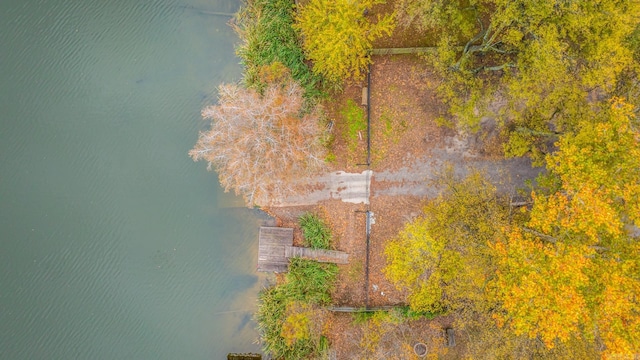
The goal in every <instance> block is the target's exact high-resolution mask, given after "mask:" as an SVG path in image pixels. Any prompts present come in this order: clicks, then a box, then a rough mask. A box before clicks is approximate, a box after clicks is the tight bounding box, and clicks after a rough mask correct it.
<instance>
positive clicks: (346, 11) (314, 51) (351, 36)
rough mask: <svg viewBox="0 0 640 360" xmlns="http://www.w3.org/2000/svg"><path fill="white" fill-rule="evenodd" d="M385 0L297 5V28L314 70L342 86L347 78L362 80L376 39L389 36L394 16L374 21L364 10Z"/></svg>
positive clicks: (315, 0)
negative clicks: (384, 35)
mask: <svg viewBox="0 0 640 360" xmlns="http://www.w3.org/2000/svg"><path fill="white" fill-rule="evenodd" d="M384 2H385V0H357V1H353V0H310V1H308V2H307V3H305V4H301V5H299V7H298V14H297V16H296V25H295V27H296V28H297V29H299V30H300V32H301V34H302V41H303V47H304V50H305V52H306V54H307V57H308V58H309V59H311V60H312V61H313V71H314V72H316V73H319V74H322V75H323V76H324V78H325V79H326V80H327V81H329V82H331V83H333V84H335V85H340V84H342V82H343V81H345V80H347V79H356V80H358V79H361V78H362V77H363V75H364V74H365V73H366V67H367V65H368V64H369V63H370V62H371V57H370V51H371V49H372V46H373V45H372V44H373V41H374V40H375V39H377V38H379V37H380V36H382V35H383V34H387V35H390V34H391V32H392V31H393V28H394V27H395V22H394V18H393V15H385V16H378V17H377V19H376V22H372V21H370V20H369V19H367V17H366V16H365V14H364V13H365V11H367V10H369V9H371V7H372V6H373V5H375V4H381V3H384Z"/></svg>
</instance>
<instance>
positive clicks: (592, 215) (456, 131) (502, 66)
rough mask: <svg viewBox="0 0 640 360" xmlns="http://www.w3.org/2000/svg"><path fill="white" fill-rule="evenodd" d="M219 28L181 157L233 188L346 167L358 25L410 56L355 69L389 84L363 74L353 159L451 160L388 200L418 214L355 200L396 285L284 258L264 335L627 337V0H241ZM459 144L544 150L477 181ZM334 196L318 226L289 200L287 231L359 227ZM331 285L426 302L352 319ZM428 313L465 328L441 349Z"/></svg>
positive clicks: (267, 194) (263, 186)
mask: <svg viewBox="0 0 640 360" xmlns="http://www.w3.org/2000/svg"><path fill="white" fill-rule="evenodd" d="M396 22H397V23H398V26H397V27H395V23H396ZM234 26H235V28H236V30H237V32H238V34H239V35H240V39H241V43H240V45H239V48H238V55H239V56H240V57H241V59H242V63H243V65H244V66H245V73H244V79H243V84H242V86H239V85H224V86H221V87H220V103H219V105H217V106H212V107H208V108H206V109H205V110H204V111H203V116H205V117H206V118H210V119H212V120H213V122H212V127H211V131H208V132H207V131H205V132H203V133H201V136H200V139H199V140H198V144H197V145H196V147H195V148H194V149H193V150H192V152H191V153H190V154H191V156H192V157H193V158H194V160H198V159H204V160H206V161H207V162H209V165H210V166H213V167H214V168H215V169H216V170H217V171H218V173H219V176H220V180H221V182H222V184H223V186H225V188H226V189H227V190H229V189H234V190H235V191H236V192H237V193H239V194H242V195H244V196H245V199H246V200H247V202H248V203H249V204H251V205H253V204H255V203H256V202H258V203H259V202H260V201H262V200H263V199H265V198H271V199H273V198H278V197H282V196H285V194H287V193H288V192H289V191H292V190H295V189H294V188H293V187H292V186H291V184H292V181H293V180H295V179H297V178H302V177H308V176H311V175H310V174H312V173H313V172H314V171H317V170H321V169H325V168H331V169H332V170H347V169H344V168H341V166H342V167H349V166H350V168H349V170H353V166H354V164H351V163H349V161H351V160H353V159H354V158H356V155H354V153H356V152H357V150H362V144H363V143H364V142H363V141H362V139H361V135H363V134H362V133H363V132H364V130H365V129H366V128H363V126H364V125H363V124H365V123H364V112H363V110H362V108H361V107H360V106H359V105H357V104H358V102H356V101H354V99H358V98H359V97H360V96H361V94H362V92H361V88H362V87H366V86H367V85H364V84H363V83H359V81H361V80H362V78H363V75H364V74H365V73H366V70H365V68H366V66H367V65H368V64H369V63H370V62H371V59H372V58H371V55H370V50H371V49H372V48H373V47H374V46H375V45H376V44H378V43H384V44H385V47H389V46H388V44H392V47H404V46H403V45H405V44H407V43H411V44H416V43H417V44H419V46H422V47H423V48H422V50H423V53H422V54H421V55H419V58H418V57H414V58H412V59H413V60H415V61H413V62H402V61H397V62H393V61H391V60H390V61H389V63H393V64H404V65H403V66H405V67H404V68H402V69H397V74H403V75H404V76H405V77H401V76H400V75H398V76H396V77H389V78H376V79H374V80H375V81H377V82H375V81H374V84H376V85H374V87H375V86H380V85H381V83H384V82H385V81H387V82H393V81H397V83H393V84H387V85H389V86H387V87H386V88H385V90H382V91H380V92H378V93H374V94H377V96H378V98H376V99H375V101H378V104H383V105H384V107H383V108H381V109H382V110H380V109H377V110H376V109H375V108H374V107H373V106H372V108H374V110H373V114H372V124H374V125H373V126H376V125H375V124H377V126H378V128H374V129H372V134H374V137H375V134H382V135H381V136H378V137H376V138H374V139H372V147H373V149H372V152H373V154H374V158H375V159H377V160H376V161H374V162H372V164H374V165H375V166H381V167H382V168H380V169H379V170H383V171H386V170H388V169H387V168H385V167H384V166H388V167H394V166H397V167H400V166H405V165H406V164H407V163H408V162H409V161H410V160H411V159H412V158H417V157H419V160H420V161H423V162H427V161H431V160H432V156H433V157H438V156H440V157H441V158H439V159H436V161H440V162H445V161H447V160H449V159H451V158H452V156H451V154H452V153H455V152H456V151H460V152H461V153H463V157H464V159H463V160H460V163H459V164H457V165H458V167H456V168H455V170H451V171H449V172H446V171H445V172H444V173H443V174H442V176H440V177H439V178H438V179H437V180H436V181H435V182H434V183H428V184H427V183H425V185H424V186H425V187H427V186H429V187H431V190H433V191H430V192H429V193H430V194H436V195H435V196H432V197H431V198H420V199H415V198H417V196H414V197H413V198H412V199H411V200H407V201H406V202H407V203H413V202H415V203H417V202H418V201H424V204H422V205H421V206H420V208H421V209H420V211H417V212H416V213H414V211H413V210H412V209H411V208H410V207H406V208H404V207H403V206H404V204H403V203H402V202H401V201H399V202H398V203H395V202H394V201H393V199H391V198H386V199H387V200H389V201H388V204H394V206H396V208H393V209H389V206H391V205H388V204H375V205H373V203H372V205H371V207H372V208H373V207H374V206H379V209H385V210H386V211H387V213H385V212H380V211H381V210H378V209H376V210H375V211H376V212H377V214H376V217H377V219H378V220H377V223H376V225H375V227H374V231H373V233H372V236H373V237H375V236H379V235H377V234H376V231H378V234H380V233H382V234H384V236H386V238H383V239H378V241H379V244H381V245H380V247H382V248H385V250H384V254H385V256H386V260H387V264H386V266H380V267H378V268H377V269H375V270H376V271H378V273H380V274H382V273H384V274H385V275H386V278H387V281H388V282H390V283H392V284H393V285H395V286H396V290H395V291H396V293H392V294H390V293H391V291H392V290H391V289H389V288H385V289H384V291H382V290H380V289H381V288H382V286H383V285H380V284H383V280H381V279H380V278H378V279H377V284H373V283H371V284H369V283H368V282H367V283H366V284H367V285H369V286H370V288H367V289H365V290H364V292H356V291H355V290H353V289H352V288H355V287H356V286H351V285H353V284H349V282H351V283H354V284H357V285H358V286H359V285H361V284H362V283H363V281H362V280H363V279H364V273H365V271H366V274H367V279H369V277H368V276H369V275H370V274H369V270H370V269H366V270H365V269H363V262H362V261H361V259H360V260H358V261H359V262H358V261H354V262H353V264H349V265H348V266H346V267H340V268H339V267H337V266H335V265H326V264H318V263H314V262H310V261H306V260H300V259H294V260H292V262H291V264H290V270H289V272H288V273H287V274H286V275H284V276H281V277H279V281H278V283H277V285H276V286H275V287H272V288H269V289H266V290H264V291H263V292H262V293H261V295H260V304H259V310H258V313H257V321H258V326H259V330H260V333H261V340H262V344H263V346H264V349H265V351H266V352H267V353H269V354H271V355H272V356H273V357H274V358H287V359H289V358H293V359H296V358H313V357H322V356H325V355H327V354H328V352H329V351H330V349H331V348H334V350H335V347H342V349H339V350H336V352H337V353H338V354H342V355H343V356H347V357H348V358H352V356H355V357H360V358H367V357H375V356H388V355H389V354H393V355H396V356H403V355H402V354H406V355H407V357H410V352H411V351H410V350H411V347H410V346H409V347H408V348H407V349H404V348H406V347H407V346H408V345H409V341H410V340H408V338H407V337H404V335H402V336H400V335H398V333H402V334H407V333H411V334H413V336H415V338H420V336H425V334H429V335H428V336H429V337H430V339H431V340H430V341H431V342H430V343H429V344H430V346H432V344H435V345H433V346H432V347H433V349H439V350H437V351H436V350H434V351H430V353H429V354H430V355H433V356H445V355H446V354H447V352H448V351H449V350H451V351H450V352H449V355H448V356H449V357H451V358H456V357H473V358H497V359H501V358H531V357H536V358H596V357H611V358H616V357H619V358H630V357H632V356H634V355H633V354H638V353H640V300H639V299H640V297H639V296H640V255H639V254H640V245H638V244H639V242H638V240H639V233H640V231H639V230H638V228H639V227H640V160H639V159H640V123H639V120H638V117H637V116H638V112H639V109H640V82H639V77H638V75H639V74H640V3H638V2H637V1H633V0H619V1H613V0H585V1H564V2H558V1H551V0H546V1H538V2H531V1H524V0H523V1H503V0H482V1H474V2H471V3H470V2H468V1H440V0H433V1H432V0H429V1H416V0H395V1H391V0H390V1H389V3H388V4H385V3H384V2H382V1H363V2H357V3H353V2H347V1H338V2H331V1H324V0H308V1H301V2H300V4H299V5H298V7H296V6H295V5H294V3H293V1H292V0H247V1H246V3H245V4H244V6H243V8H242V10H241V11H240V13H239V15H238V17H237V19H236V23H235V25H234ZM399 34H400V35H399ZM416 38H419V39H420V40H415V39H416ZM413 46H415V45H413ZM404 56H414V55H404ZM394 59H396V58H394ZM418 61H419V62H420V64H417V62H418ZM407 64H411V65H407ZM425 69H426V70H425ZM406 74H411V75H410V76H409V75H406ZM397 79H402V80H401V81H400V80H397ZM407 79H409V80H408V81H405V80H407ZM354 84H355V85H354ZM407 89H410V90H407ZM340 90H344V91H345V92H344V93H340ZM369 90H370V91H371V89H369ZM411 91H413V93H412V92H411ZM345 104H346V105H345ZM321 105H322V106H321ZM370 105H371V104H370ZM321 109H322V110H321ZM378 110H380V111H378ZM376 111H378V113H376ZM381 114H382V115H381ZM370 115H371V114H370ZM376 121H378V123H376ZM381 123H382V125H380V124H381ZM443 124H446V126H448V129H442V127H438V126H437V125H443ZM419 127H424V128H428V129H429V131H430V133H427V134H423V131H422V130H424V129H422V128H419ZM416 134H420V135H416ZM452 134H453V135H452ZM445 138H446V139H445ZM469 138H474V139H475V140H474V141H475V142H474V143H473V144H472V145H473V146H475V147H476V148H472V146H471V145H469V143H468V142H465V141H467V140H468V139H469ZM458 147H462V150H460V148H458ZM378 153H384V156H386V157H389V159H384V160H383V159H378V157H377V155H376V154H378ZM327 154H328V155H327ZM358 155H361V154H360V153H358ZM380 156H382V155H380ZM474 157H475V158H479V157H482V160H483V161H485V164H487V163H488V164H490V165H489V166H488V168H491V167H492V165H493V164H497V163H498V162H502V161H504V159H505V158H509V157H528V158H529V159H531V160H532V161H533V164H534V165H535V166H540V167H543V168H544V169H543V171H542V175H540V176H539V177H538V178H537V179H536V181H532V182H530V183H529V185H528V187H527V188H526V190H525V189H519V191H516V189H513V188H511V189H507V190H505V188H504V187H502V188H501V189H499V188H498V187H499V184H498V183H500V182H501V179H498V180H496V176H495V174H493V175H492V176H489V175H486V174H483V173H481V172H473V171H472V172H470V173H468V174H466V175H465V176H461V175H460V173H461V172H462V173H464V171H460V169H461V168H462V169H468V166H467V165H468V162H469V160H468V159H469V158H474ZM327 162H329V163H330V164H327ZM351 162H352V163H355V161H351ZM360 163H361V162H360ZM380 164H381V165H380ZM374 165H371V166H372V167H373V166H374ZM376 170H378V169H376ZM409 170H410V171H411V169H409ZM429 171H431V168H430V169H429ZM465 171H466V170H465ZM510 175H511V174H501V175H500V176H503V177H505V178H506V177H509V176H510ZM531 180H532V179H531ZM380 186H382V185H380ZM297 190H299V189H297ZM305 190H308V189H304V190H302V191H305ZM381 193H382V192H381ZM425 193H426V192H425ZM379 196H384V195H379ZM404 200H406V199H404ZM404 200H403V201H404ZM327 206H331V205H327ZM333 206H334V207H335V208H340V206H342V204H341V205H335V204H334V205H333ZM367 210H369V208H367ZM354 211H361V212H362V211H363V210H362V209H360V208H349V210H348V211H345V212H339V211H328V212H327V214H328V215H327V218H328V219H329V221H328V223H327V224H329V225H330V226H329V225H326V224H325V223H323V222H322V221H320V219H319V218H318V217H317V216H316V215H312V214H305V215H303V216H302V217H301V218H299V220H300V228H301V232H302V233H303V234H304V239H303V242H304V243H305V245H306V246H310V247H315V248H330V247H331V246H333V245H331V242H330V241H329V239H331V233H333V234H336V233H337V232H338V230H337V228H338V227H339V226H343V228H346V227H348V226H352V227H353V226H355V225H354V224H359V223H357V221H356V220H354V218H355V216H352V215H349V214H352V213H354ZM388 212H393V213H394V214H393V215H394V216H390V214H389V213H388ZM345 214H346V215H345ZM296 218H297V215H296ZM389 218H393V219H394V220H393V221H395V222H394V223H393V224H391V225H389V223H385V221H389V220H388V219H389ZM382 224H386V225H382ZM383 226H387V227H389V228H393V229H400V232H399V233H397V234H395V235H394V234H393V233H390V232H388V231H386V229H383V228H382V227H383ZM394 232H395V230H394ZM354 233H355V230H353V229H348V230H343V231H341V234H342V235H341V239H342V238H345V241H344V243H342V244H341V245H342V246H343V247H350V250H353V253H357V254H359V255H362V254H363V253H364V250H363V249H362V247H363V245H354V244H356V241H354V240H353V238H354V237H355V235H353V234H354ZM361 242H362V243H364V242H363V241H361ZM358 244H360V243H358ZM371 244H372V245H371V246H372V247H375V246H378V243H376V242H372V243H371ZM358 246H359V247H358ZM354 249H355V250H354ZM352 255H353V254H352V253H350V259H351V258H352V257H351V256H352ZM373 261H375V259H373V258H372V262H373ZM358 264H359V265H358ZM367 264H369V257H367ZM382 268H384V269H382ZM338 269H340V272H339V271H338ZM343 270H344V273H346V274H347V275H345V276H343V273H342V272H343ZM372 276H373V275H372ZM336 281H338V282H337V283H336ZM340 282H343V283H345V284H343V283H340ZM350 286H351V287H350ZM336 288H340V290H339V292H340V291H341V294H342V295H343V297H342V299H343V301H351V302H356V303H357V302H360V304H361V305H362V301H364V300H363V299H364V298H366V299H367V302H368V301H369V300H370V295H371V296H374V295H375V296H376V299H375V300H376V301H380V302H383V301H388V302H389V303H390V304H393V305H402V303H404V304H406V305H408V306H409V307H410V310H411V311H412V312H413V313H420V314H439V315H438V316H437V317H436V318H435V319H433V321H432V320H431V319H430V318H429V319H426V318H421V320H420V321H418V322H413V320H409V319H407V318H406V317H396V316H391V317H385V316H387V315H375V316H372V317H371V318H368V319H361V320H362V321H363V322H362V323H360V324H356V325H357V326H356V325H354V324H352V323H353V321H352V319H349V320H348V321H347V320H345V319H344V318H341V317H340V316H338V315H332V314H328V313H327V312H326V310H325V309H324V308H323V307H324V306H326V305H327V304H329V303H332V302H333V301H334V299H332V293H333V294H335V293H336V291H337V290H336ZM367 305H368V304H367ZM392 315H393V314H392ZM328 319H331V320H328ZM429 321H430V322H429ZM449 326H453V327H454V328H455V329H456V332H457V333H460V334H463V335H464V337H465V340H463V341H462V343H463V344H462V345H458V348H457V349H448V348H445V346H444V345H442V342H443V340H442V339H443V336H442V333H443V329H444V328H445V327H449ZM417 328H420V329H421V330H420V331H417V330H416V331H414V330H415V329H417ZM344 329H349V331H353V332H355V334H349V336H347V338H348V339H349V340H348V341H346V340H345V341H343V340H342V339H341V338H340V337H339V336H335V333H338V332H343V331H344ZM429 329H430V330H429ZM383 330H384V331H383ZM396 330H397V331H396ZM387 333H388V334H393V335H392V336H391V335H390V336H388V337H384V339H385V340H384V341H383V342H384V344H381V337H380V336H381V335H383V334H387ZM351 335H353V336H351ZM413 339H414V338H411V341H413ZM349 341H350V342H349ZM354 344H356V345H354ZM437 344H440V345H437ZM344 348H355V349H356V350H352V351H351V352H350V350H345V349H344ZM403 349H404V350H403ZM405 350H406V351H405ZM347 354H348V355H347ZM347 357H345V358H347Z"/></svg>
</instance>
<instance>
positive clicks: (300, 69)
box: [234, 0, 324, 98]
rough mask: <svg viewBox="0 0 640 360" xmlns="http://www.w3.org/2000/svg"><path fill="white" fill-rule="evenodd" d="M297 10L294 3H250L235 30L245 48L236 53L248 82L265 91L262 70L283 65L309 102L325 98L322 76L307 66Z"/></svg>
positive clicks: (255, 0) (263, 0) (283, 0)
mask: <svg viewBox="0 0 640 360" xmlns="http://www.w3.org/2000/svg"><path fill="white" fill-rule="evenodd" d="M293 6H294V5H293V0H247V1H246V3H245V4H244V6H243V7H242V8H241V9H240V11H239V12H238V15H237V17H236V19H235V22H236V25H235V26H234V28H235V30H236V32H237V33H238V35H239V36H240V40H241V44H240V46H238V47H237V50H236V53H237V54H238V56H239V57H240V58H241V59H242V64H243V65H244V66H245V71H244V82H245V85H246V86H248V87H252V88H255V89H258V91H261V89H263V88H264V87H265V83H264V82H263V81H262V79H261V76H260V69H261V68H262V67H263V66H269V65H271V64H272V63H274V62H280V63H283V64H284V65H285V66H286V67H287V68H289V70H290V71H291V76H292V77H293V78H294V79H295V80H296V81H297V82H298V83H300V85H301V86H302V87H303V88H304V94H305V97H306V98H318V97H322V96H324V93H323V92H322V91H321V90H319V89H321V87H322V82H323V80H322V76H320V75H318V74H314V73H313V72H312V71H311V69H310V68H309V66H308V65H307V64H306V62H305V56H304V52H303V51H302V48H301V47H300V44H299V40H298V33H297V31H296V30H295V29H294V28H293V22H294V19H293V12H294V11H293Z"/></svg>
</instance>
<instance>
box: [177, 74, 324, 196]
mask: <svg viewBox="0 0 640 360" xmlns="http://www.w3.org/2000/svg"><path fill="white" fill-rule="evenodd" d="M303 102H304V101H303V91H302V88H301V87H300V86H299V85H298V84H297V83H296V82H294V81H286V82H284V83H280V82H274V83H271V84H270V85H268V86H267V87H266V89H265V90H264V94H262V95H261V94H259V93H258V92H257V91H256V90H254V89H245V88H242V87H239V86H237V85H233V84H226V85H220V87H219V104H218V105H215V106H209V107H206V108H204V109H203V110H202V116H203V117H204V118H205V119H211V120H212V124H211V129H210V130H208V131H202V132H200V136H199V138H198V142H197V143H196V145H195V147H194V148H193V149H192V150H191V151H190V152H189V155H190V156H191V157H192V158H193V160H194V161H197V160H205V161H207V162H208V164H209V169H211V168H212V167H213V168H215V170H216V171H217V172H218V176H219V178H220V183H221V184H222V186H223V187H224V189H225V191H229V190H230V189H233V190H234V191H235V192H236V194H239V195H242V196H243V197H244V198H245V200H246V202H247V204H248V205H249V206H251V205H254V204H255V203H256V201H257V200H265V199H270V198H271V197H274V196H276V197H277V196H285V195H286V194H289V193H290V192H291V191H292V186H293V180H295V179H296V178H299V177H301V176H306V175H308V174H309V173H312V172H313V171H316V170H319V169H321V168H322V167H323V165H324V163H323V159H324V152H325V148H324V146H322V144H321V136H322V134H323V132H322V131H323V130H322V127H321V126H320V124H319V112H318V109H317V108H313V109H312V110H311V111H307V112H306V113H305V114H304V115H301V113H302V105H303Z"/></svg>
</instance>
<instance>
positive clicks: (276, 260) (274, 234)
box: [258, 226, 293, 273]
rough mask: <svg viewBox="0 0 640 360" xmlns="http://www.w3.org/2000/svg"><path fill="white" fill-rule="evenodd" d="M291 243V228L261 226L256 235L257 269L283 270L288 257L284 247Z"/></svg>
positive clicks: (266, 270)
mask: <svg viewBox="0 0 640 360" xmlns="http://www.w3.org/2000/svg"><path fill="white" fill-rule="evenodd" d="M292 245H293V229H291V228H280V227H270V226H263V227H261V228H260V235H259V237H258V271H262V272H278V273H279V272H285V271H287V269H288V268H289V259H287V257H286V256H285V248H286V247H287V246H289V247H290V246H292Z"/></svg>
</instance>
